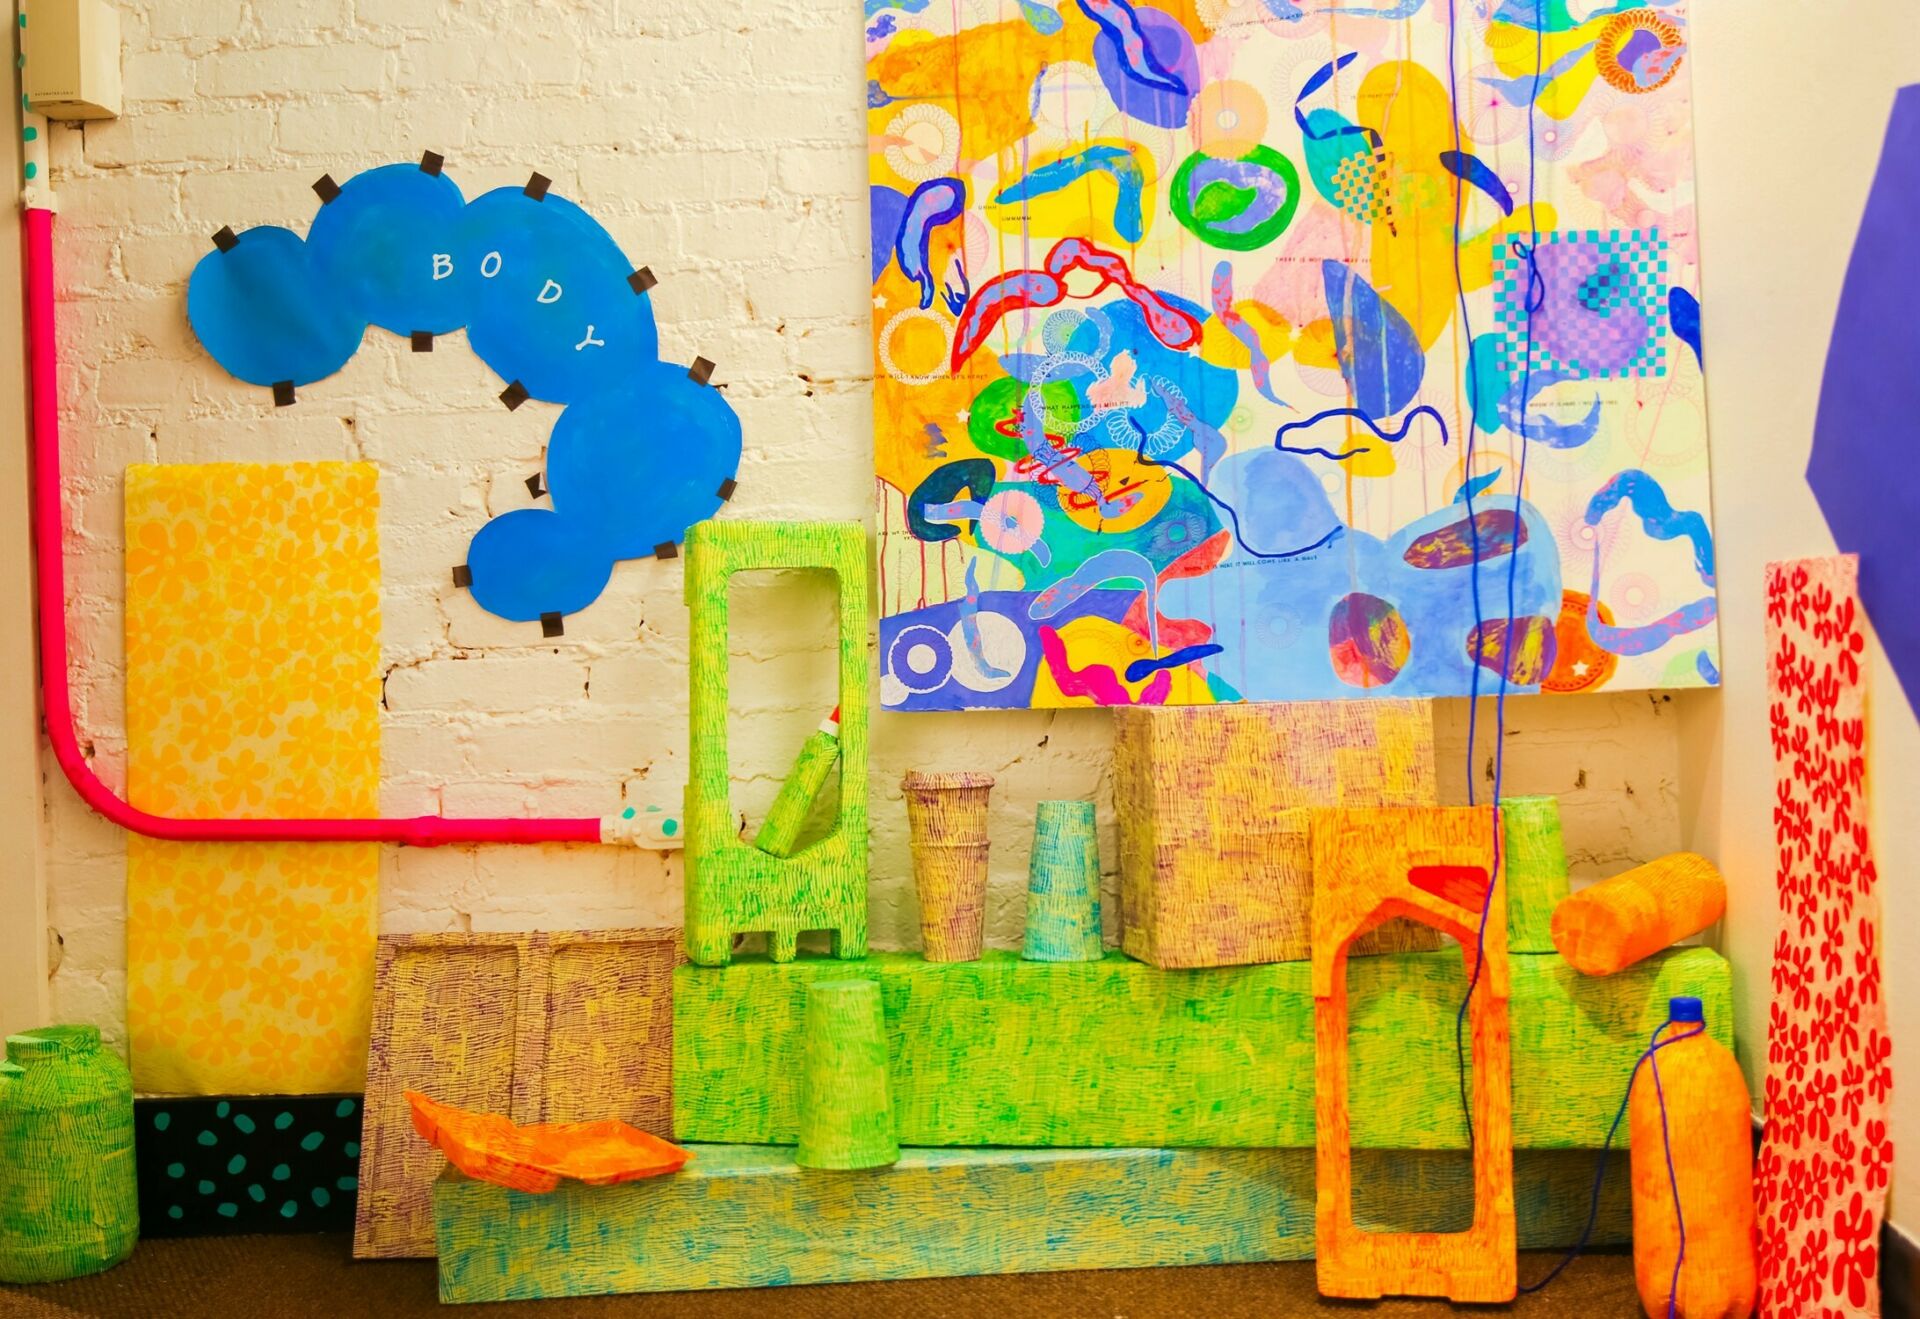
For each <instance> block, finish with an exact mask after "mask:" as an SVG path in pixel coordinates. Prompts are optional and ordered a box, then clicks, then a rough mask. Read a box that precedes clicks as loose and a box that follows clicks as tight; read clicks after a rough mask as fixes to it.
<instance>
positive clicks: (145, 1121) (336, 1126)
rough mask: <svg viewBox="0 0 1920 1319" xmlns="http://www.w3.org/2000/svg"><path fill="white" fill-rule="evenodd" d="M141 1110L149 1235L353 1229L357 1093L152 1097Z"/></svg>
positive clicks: (138, 1153) (140, 1157) (140, 1160)
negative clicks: (179, 1097)
mask: <svg viewBox="0 0 1920 1319" xmlns="http://www.w3.org/2000/svg"><path fill="white" fill-rule="evenodd" d="M136 1107H137V1109H138V1110H139V1112H140V1120H139V1121H138V1122H137V1124H136V1130H137V1133H138V1134H137V1138H136V1143H135V1157H136V1164H137V1166H138V1169H139V1172H140V1176H139V1187H140V1198H141V1205H140V1215H141V1220H142V1223H143V1225H144V1226H143V1231H144V1233H145V1235H147V1236H171V1237H182V1236H204V1235H212V1234H229V1233H236V1232H283V1233H284V1232H325V1231H343V1230H347V1229H350V1228H351V1227H352V1226H353V1212H354V1201H355V1198H356V1196H357V1193H358V1191H359V1187H360V1179H359V1166H360V1122H361V1101H360V1096H358V1095H297V1096H288V1095H280V1096H271V1095H269V1096H254V1097H247V1096H231V1097H225V1098H217V1099H216V1098H211V1097H210V1098H204V1099H203V1098H181V1099H151V1100H140V1101H138V1102H137V1105H136ZM275 1192H277V1194H276V1193H275Z"/></svg>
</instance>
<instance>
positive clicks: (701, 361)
mask: <svg viewBox="0 0 1920 1319" xmlns="http://www.w3.org/2000/svg"><path fill="white" fill-rule="evenodd" d="M687 378H688V379H689V380H691V381H693V383H694V384H696V385H704V384H706V383H707V381H709V380H711V379H713V363H712V362H709V361H708V360H707V359H706V358H704V357H696V358H694V359H693V365H692V366H690V367H688V368H687Z"/></svg>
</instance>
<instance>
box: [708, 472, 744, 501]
mask: <svg viewBox="0 0 1920 1319" xmlns="http://www.w3.org/2000/svg"><path fill="white" fill-rule="evenodd" d="M739 488H740V483H739V482H738V481H736V480H734V479H733V478H732V477H731V476H729V477H728V478H727V479H726V480H724V481H722V482H721V483H720V488H719V489H718V490H716V491H714V492H713V493H714V494H716V495H718V496H720V498H721V499H723V500H724V499H732V498H733V492H734V491H736V490H738V489H739Z"/></svg>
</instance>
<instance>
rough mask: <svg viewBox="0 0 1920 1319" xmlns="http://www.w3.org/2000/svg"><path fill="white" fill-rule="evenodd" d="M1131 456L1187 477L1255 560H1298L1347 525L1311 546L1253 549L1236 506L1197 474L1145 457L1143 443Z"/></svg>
mask: <svg viewBox="0 0 1920 1319" xmlns="http://www.w3.org/2000/svg"><path fill="white" fill-rule="evenodd" d="M1133 427H1134V429H1135V430H1139V429H1140V424H1139V423H1138V422H1134V423H1133ZM1145 438H1146V437H1145V434H1144V433H1142V435H1141V439H1142V440H1143V441H1144V440H1145ZM1134 457H1136V458H1138V459H1139V460H1140V461H1141V462H1143V463H1147V464H1149V465H1151V466H1154V467H1164V468H1166V469H1167V470H1168V471H1169V472H1176V473H1178V474H1179V475H1181V476H1184V477H1186V478H1187V480H1189V481H1191V482H1193V485H1194V489H1196V490H1198V491H1199V492H1200V493H1201V494H1202V495H1205V496H1206V499H1207V502H1208V503H1210V504H1212V505H1213V506H1214V507H1215V508H1217V509H1219V510H1220V512H1221V513H1222V514H1223V515H1224V516H1225V517H1226V519H1227V522H1228V524H1229V525H1230V526H1231V527H1232V528H1233V539H1234V543H1235V544H1237V545H1238V546H1239V547H1240V548H1241V549H1243V550H1245V551H1246V552H1247V553H1248V554H1251V555H1252V556H1253V557H1254V558H1256V559H1298V558H1300V557H1302V556H1303V555H1307V554H1311V553H1313V552H1314V551H1315V550H1317V549H1320V548H1322V547H1323V546H1326V545H1330V544H1332V543H1333V541H1334V539H1335V538H1336V537H1338V536H1339V535H1340V533H1341V532H1343V531H1345V530H1346V527H1345V526H1344V525H1342V524H1340V523H1337V522H1336V523H1335V524H1334V525H1333V526H1332V527H1331V528H1330V529H1329V530H1328V532H1327V534H1326V535H1324V536H1322V537H1321V538H1320V539H1319V540H1316V541H1314V542H1313V543H1312V544H1311V545H1302V546H1301V547H1300V548H1298V549H1293V550H1280V551H1278V552H1276V553H1269V552H1267V551H1265V550H1256V549H1255V548H1253V546H1251V545H1249V544H1247V538H1246V537H1245V536H1244V535H1242V534H1241V531H1240V511H1239V510H1238V509H1236V508H1235V507H1234V506H1233V505H1232V504H1229V503H1228V502H1227V501H1226V500H1224V499H1222V498H1220V496H1219V495H1216V494H1214V493H1213V491H1211V490H1209V489H1208V488H1207V483H1206V482H1204V481H1202V480H1201V479H1200V478H1199V477H1197V476H1195V475H1194V474H1193V473H1192V472H1189V471H1188V470H1187V469H1186V468H1184V467H1182V466H1181V465H1180V464H1179V463H1177V462H1174V461H1173V460H1172V459H1171V458H1149V457H1148V456H1147V452H1146V448H1145V446H1144V444H1143V445H1142V447H1141V448H1139V449H1136V450H1134Z"/></svg>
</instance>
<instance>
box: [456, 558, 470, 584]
mask: <svg viewBox="0 0 1920 1319" xmlns="http://www.w3.org/2000/svg"><path fill="white" fill-rule="evenodd" d="M453 584H454V585H455V586H459V587H467V586H472V585H473V569H471V568H469V567H468V566H467V565H466V564H464V563H456V564H454V565H453Z"/></svg>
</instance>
